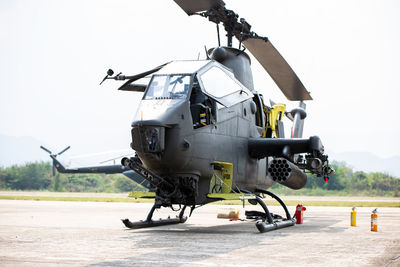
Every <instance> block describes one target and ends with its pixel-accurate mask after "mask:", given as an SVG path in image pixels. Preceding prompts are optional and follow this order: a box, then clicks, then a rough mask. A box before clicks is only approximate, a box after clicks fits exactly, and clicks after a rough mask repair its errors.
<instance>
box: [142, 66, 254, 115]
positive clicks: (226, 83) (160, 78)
mask: <svg viewBox="0 0 400 267" xmlns="http://www.w3.org/2000/svg"><path fill="white" fill-rule="evenodd" d="M172 73H180V74H172ZM193 84H196V85H197V84H198V85H199V86H200V88H201V91H202V92H203V93H204V94H205V95H207V96H209V97H210V98H212V99H214V100H215V101H216V102H218V103H220V104H222V105H223V106H225V107H230V106H232V105H235V104H237V103H240V102H242V101H244V100H247V99H249V98H252V97H253V94H252V93H251V92H250V91H249V90H248V89H247V88H246V87H245V86H244V85H243V84H241V83H240V82H239V81H238V80H237V79H236V78H235V77H234V75H233V73H232V72H231V71H230V70H229V69H227V68H226V67H225V66H223V65H221V64H220V63H218V62H216V61H213V60H212V61H210V60H204V61H173V62H171V63H169V64H168V65H166V66H165V67H163V68H162V69H161V70H159V71H158V72H156V73H155V74H154V75H153V76H152V79H151V81H150V83H149V85H148V87H147V90H146V92H145V94H144V96H143V99H144V100H152V99H186V98H187V97H188V94H189V91H190V90H189V89H190V87H191V86H192V85H193Z"/></svg>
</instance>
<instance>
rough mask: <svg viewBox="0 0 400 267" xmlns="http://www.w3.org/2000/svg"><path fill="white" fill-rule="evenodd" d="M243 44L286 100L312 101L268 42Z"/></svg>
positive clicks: (247, 42)
mask: <svg viewBox="0 0 400 267" xmlns="http://www.w3.org/2000/svg"><path fill="white" fill-rule="evenodd" d="M243 44H244V45H245V46H246V48H247V49H248V50H249V51H250V52H251V53H252V54H253V56H254V57H255V58H256V59H257V60H258V62H260V64H261V65H262V66H263V67H264V69H265V70H266V71H267V72H268V74H269V75H270V76H271V78H272V79H273V80H274V82H275V83H276V85H278V87H279V88H280V89H281V91H282V93H283V94H284V95H285V96H286V98H287V99H289V100H292V101H296V100H312V97H311V96H310V93H309V92H308V91H307V90H306V88H305V87H304V85H303V84H302V82H301V81H300V79H299V78H298V77H297V75H296V73H294V71H293V69H292V68H291V67H290V66H289V64H288V63H287V62H286V60H285V59H284V58H283V57H282V56H281V54H279V52H278V50H276V48H275V47H274V46H273V45H272V44H271V42H270V41H269V40H263V39H257V38H248V39H246V40H244V41H243Z"/></svg>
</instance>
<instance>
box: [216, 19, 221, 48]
mask: <svg viewBox="0 0 400 267" xmlns="http://www.w3.org/2000/svg"><path fill="white" fill-rule="evenodd" d="M217 36H218V47H220V46H221V39H220V37H219V24H217Z"/></svg>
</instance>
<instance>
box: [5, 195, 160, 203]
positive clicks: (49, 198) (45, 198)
mask: <svg viewBox="0 0 400 267" xmlns="http://www.w3.org/2000/svg"><path fill="white" fill-rule="evenodd" d="M1 199H6V200H36V201H80V202H132V203H153V202H154V200H152V199H135V198H128V197H126V198H112V197H59V196H57V197H55V196H54V197H53V196H0V200H1Z"/></svg>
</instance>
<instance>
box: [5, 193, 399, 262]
mask: <svg viewBox="0 0 400 267" xmlns="http://www.w3.org/2000/svg"><path fill="white" fill-rule="evenodd" d="M150 208H151V204H133V203H100V202H61V201H57V202H51V201H23V200H0V266H267V265H274V266H305V265H306V266H400V209H399V208H379V209H378V212H379V213H378V215H379V218H378V232H371V231H370V214H371V211H372V209H373V208H372V207H371V208H359V209H358V211H357V227H350V211H351V209H350V208H348V207H346V208H342V207H307V210H306V211H305V213H304V224H300V225H295V226H293V227H289V228H284V229H280V230H276V231H273V232H268V233H259V232H258V230H257V229H256V227H255V222H254V221H236V222H231V221H228V220H223V219H217V218H216V214H217V213H218V212H220V211H223V210H227V209H229V208H237V209H240V210H241V211H240V212H241V214H244V212H243V210H242V207H241V206H220V205H206V206H204V207H201V208H199V209H197V210H195V211H194V213H193V215H192V217H190V218H189V219H188V221H187V222H186V223H185V224H179V225H170V226H162V227H158V228H147V229H137V230H130V229H126V228H125V227H124V226H123V224H122V223H121V221H120V219H124V218H127V217H128V218H129V219H130V220H131V221H134V220H140V219H144V218H145V217H146V215H147V212H148V211H149V210H150ZM246 209H247V210H254V209H258V210H259V208H258V207H254V206H250V205H247V206H246ZM270 210H271V211H272V212H275V213H278V214H282V215H283V212H282V208H281V207H278V206H272V207H270ZM294 210H295V207H289V211H290V212H291V213H293V212H294ZM175 214H176V213H174V212H172V211H171V210H169V209H162V210H161V211H159V212H156V213H155V218H159V217H166V216H168V215H173V216H175Z"/></svg>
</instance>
